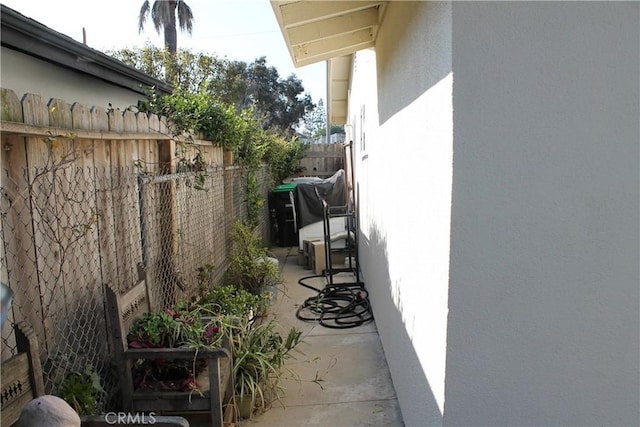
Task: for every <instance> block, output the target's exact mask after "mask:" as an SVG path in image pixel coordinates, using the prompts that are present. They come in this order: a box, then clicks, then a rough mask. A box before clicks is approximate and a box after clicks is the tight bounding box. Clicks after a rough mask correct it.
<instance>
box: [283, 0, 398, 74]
mask: <svg viewBox="0 0 640 427" xmlns="http://www.w3.org/2000/svg"><path fill="white" fill-rule="evenodd" d="M386 4H387V2H386V1H365V0H362V1H320V0H309V1H280V0H271V7H272V8H273V11H274V13H275V15H276V18H277V20H278V25H280V31H282V35H283V36H284V39H285V42H286V44H287V48H288V49H289V54H290V55H291V58H292V59H293V63H294V65H295V66H296V67H301V66H304V65H309V64H313V63H315V62H319V61H324V60H327V59H331V58H334V57H338V56H344V55H349V54H351V53H354V52H355V51H357V50H360V49H366V48H369V47H372V46H373V45H374V44H375V40H376V36H377V34H378V28H379V27H380V24H381V23H382V18H383V16H384V11H385V8H386Z"/></svg>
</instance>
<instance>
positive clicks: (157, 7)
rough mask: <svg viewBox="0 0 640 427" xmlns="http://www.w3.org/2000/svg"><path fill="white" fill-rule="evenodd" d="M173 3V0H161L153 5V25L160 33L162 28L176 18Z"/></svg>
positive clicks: (157, 0)
mask: <svg viewBox="0 0 640 427" xmlns="http://www.w3.org/2000/svg"><path fill="white" fill-rule="evenodd" d="M171 3H172V2H171V1H160V0H156V1H155V2H153V7H152V8H151V19H152V20H153V26H154V27H155V29H156V31H157V32H158V34H160V29H161V28H164V27H166V26H167V25H171V22H173V20H174V19H175V18H174V10H173V7H172V6H171Z"/></svg>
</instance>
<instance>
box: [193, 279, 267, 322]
mask: <svg viewBox="0 0 640 427" xmlns="http://www.w3.org/2000/svg"><path fill="white" fill-rule="evenodd" d="M268 304H269V299H268V295H265V294H260V295H254V294H252V293H250V292H247V291H246V290H244V289H239V288H237V287H235V286H233V285H226V286H218V287H215V288H213V289H211V290H210V291H209V292H207V293H206V294H204V295H203V296H202V297H201V298H200V300H198V301H197V302H196V303H195V304H194V306H195V307H197V308H196V309H197V310H199V311H200V312H201V313H211V314H213V315H222V316H235V317H247V318H249V319H251V318H252V317H254V316H255V315H256V314H260V313H262V312H264V311H265V310H266V307H267V306H268Z"/></svg>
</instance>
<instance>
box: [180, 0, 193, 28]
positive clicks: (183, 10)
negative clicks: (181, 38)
mask: <svg viewBox="0 0 640 427" xmlns="http://www.w3.org/2000/svg"><path fill="white" fill-rule="evenodd" d="M193 21H194V18H193V12H192V11H191V8H190V7H189V5H188V4H186V3H185V2H184V1H182V0H179V1H178V25H179V26H180V29H181V30H183V31H184V30H186V31H187V33H189V34H191V31H192V30H193Z"/></svg>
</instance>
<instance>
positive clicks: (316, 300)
mask: <svg viewBox="0 0 640 427" xmlns="http://www.w3.org/2000/svg"><path fill="white" fill-rule="evenodd" d="M317 277H324V276H307V277H303V278H301V279H300V280H298V284H300V285H302V286H304V287H305V288H309V289H312V290H314V291H316V292H317V293H318V294H317V295H315V296H312V297H309V298H307V299H306V300H305V301H304V303H303V304H302V305H301V306H300V307H299V308H298V310H297V311H296V317H297V318H298V319H300V320H304V321H316V322H319V323H320V325H322V326H324V327H326V328H334V329H347V328H355V327H356V326H360V325H363V324H365V323H367V322H370V321H372V320H373V312H372V311H371V305H370V304H369V294H368V293H367V291H366V290H365V289H364V284H363V283H335V284H333V285H327V286H325V288H324V289H318V288H315V287H313V286H311V285H309V284H307V283H305V282H304V281H305V280H308V279H315V278H317Z"/></svg>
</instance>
